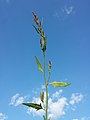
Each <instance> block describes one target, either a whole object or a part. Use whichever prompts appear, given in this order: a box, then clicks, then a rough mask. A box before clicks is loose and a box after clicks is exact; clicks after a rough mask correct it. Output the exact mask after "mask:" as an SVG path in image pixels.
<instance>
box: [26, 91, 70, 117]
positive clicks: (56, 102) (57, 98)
mask: <svg viewBox="0 0 90 120" xmlns="http://www.w3.org/2000/svg"><path fill="white" fill-rule="evenodd" d="M61 93H62V90H59V91H57V92H56V93H54V94H52V96H51V98H49V100H48V104H49V109H48V111H49V117H50V118H52V119H57V118H59V117H61V116H62V115H65V110H64V108H65V107H66V106H67V105H68V103H67V98H65V97H61V95H60V94H61ZM45 98H46V97H45ZM44 101H45V100H44ZM32 102H34V103H37V104H40V103H41V101H40V98H36V97H33V100H32ZM42 106H45V104H42ZM27 113H28V114H32V115H33V116H36V115H39V116H41V117H42V115H44V111H43V110H39V111H36V110H35V109H33V108H28V110H27Z"/></svg>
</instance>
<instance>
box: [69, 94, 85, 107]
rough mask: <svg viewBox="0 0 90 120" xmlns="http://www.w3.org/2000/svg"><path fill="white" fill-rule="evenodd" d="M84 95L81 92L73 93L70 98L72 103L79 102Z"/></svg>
mask: <svg viewBox="0 0 90 120" xmlns="http://www.w3.org/2000/svg"><path fill="white" fill-rule="evenodd" d="M83 97H84V96H83V95H82V94H81V93H73V94H72V96H71V98H70V99H71V100H70V102H69V103H70V104H71V105H74V104H76V103H79V102H80V101H82V99H83Z"/></svg>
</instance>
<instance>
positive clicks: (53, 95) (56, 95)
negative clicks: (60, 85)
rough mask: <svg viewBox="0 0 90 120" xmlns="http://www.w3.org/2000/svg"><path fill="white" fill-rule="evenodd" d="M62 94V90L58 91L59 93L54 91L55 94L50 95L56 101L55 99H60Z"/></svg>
mask: <svg viewBox="0 0 90 120" xmlns="http://www.w3.org/2000/svg"><path fill="white" fill-rule="evenodd" d="M62 92H63V90H59V91H56V92H55V93H53V94H52V98H53V99H54V98H55V99H56V98H60V97H61V93H62Z"/></svg>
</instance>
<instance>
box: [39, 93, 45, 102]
mask: <svg viewBox="0 0 90 120" xmlns="http://www.w3.org/2000/svg"><path fill="white" fill-rule="evenodd" d="M40 99H41V101H42V102H43V103H44V92H41V93H40Z"/></svg>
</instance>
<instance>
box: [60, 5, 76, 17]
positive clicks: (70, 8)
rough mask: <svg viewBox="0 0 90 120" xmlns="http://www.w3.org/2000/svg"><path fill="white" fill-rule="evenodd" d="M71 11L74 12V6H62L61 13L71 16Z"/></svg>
mask: <svg viewBox="0 0 90 120" xmlns="http://www.w3.org/2000/svg"><path fill="white" fill-rule="evenodd" d="M73 10H74V6H64V8H63V9H62V11H63V12H64V13H65V14H67V15H70V14H72V13H73Z"/></svg>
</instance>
